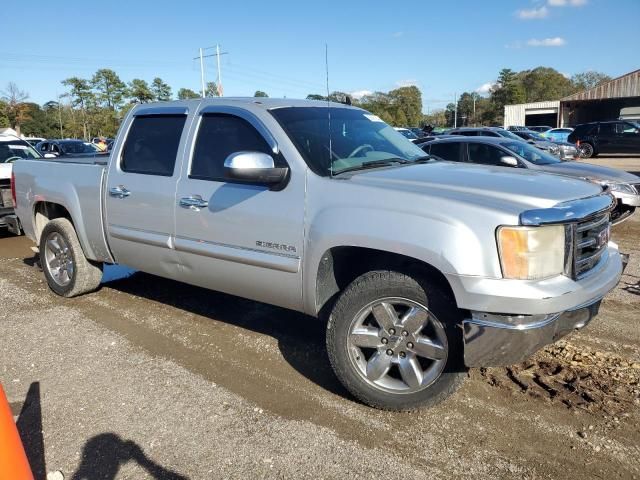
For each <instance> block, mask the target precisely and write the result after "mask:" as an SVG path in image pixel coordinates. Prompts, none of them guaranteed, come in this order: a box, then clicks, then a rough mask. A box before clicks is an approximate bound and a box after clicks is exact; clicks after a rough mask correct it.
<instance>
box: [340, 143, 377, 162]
mask: <svg viewBox="0 0 640 480" xmlns="http://www.w3.org/2000/svg"><path fill="white" fill-rule="evenodd" d="M365 150H366V151H368V152H373V151H374V150H375V149H374V148H373V147H372V146H371V145H369V144H368V143H365V144H364V145H360V146H359V147H356V149H355V150H354V151H353V152H351V153H350V154H349V156H348V157H347V158H353V157H357V156H359V155H358V154H359V153H363V152H364V151H365Z"/></svg>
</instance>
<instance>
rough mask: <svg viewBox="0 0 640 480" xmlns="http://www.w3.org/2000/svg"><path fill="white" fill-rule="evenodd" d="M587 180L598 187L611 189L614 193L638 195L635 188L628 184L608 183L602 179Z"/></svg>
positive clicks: (588, 178)
mask: <svg viewBox="0 0 640 480" xmlns="http://www.w3.org/2000/svg"><path fill="white" fill-rule="evenodd" d="M585 180H589V181H590V182H592V183H597V184H598V185H602V186H603V187H609V188H610V189H611V191H612V192H620V193H628V194H630V195H637V194H638V193H637V192H636V190H635V188H633V186H632V185H629V184H628V183H613V182H608V181H606V180H602V179H600V178H590V177H587V178H585Z"/></svg>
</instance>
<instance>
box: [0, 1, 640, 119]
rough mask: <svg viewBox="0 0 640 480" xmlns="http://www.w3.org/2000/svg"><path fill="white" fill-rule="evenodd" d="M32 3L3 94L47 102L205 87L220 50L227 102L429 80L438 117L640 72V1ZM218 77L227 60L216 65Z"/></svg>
mask: <svg viewBox="0 0 640 480" xmlns="http://www.w3.org/2000/svg"><path fill="white" fill-rule="evenodd" d="M95 5H97V4H95V3H94V4H91V3H87V2H80V1H78V0H65V1H59V2H50V1H42V0H38V1H29V2H21V3H20V7H19V8H16V9H14V10H12V11H11V13H8V12H7V11H4V12H3V13H1V14H0V15H2V16H6V18H4V19H3V21H2V25H3V27H2V33H3V41H2V44H1V46H0V90H4V88H5V86H6V83H7V82H9V81H13V82H15V83H17V84H18V86H19V87H20V88H22V89H23V90H26V91H27V92H28V93H29V94H30V98H31V100H32V101H36V102H38V103H43V102H45V101H48V100H51V99H55V98H56V96H57V95H58V94H61V93H63V92H64V91H65V90H64V87H63V86H62V85H61V84H60V81H61V80H62V79H64V78H67V77H70V76H80V77H90V76H91V75H92V74H93V72H95V70H97V69H98V68H101V67H108V68H113V69H114V70H115V71H116V72H117V73H118V74H119V75H120V77H121V78H122V79H123V80H125V81H129V80H131V79H132V78H143V79H146V80H148V81H150V80H151V79H152V78H153V77H154V76H160V77H162V78H163V79H164V80H165V81H167V82H168V83H169V84H170V85H171V86H172V87H173V89H174V93H175V92H176V91H177V90H178V88H180V87H188V88H192V89H193V90H198V89H199V85H200V70H199V63H198V61H196V60H193V57H196V56H197V54H198V48H199V47H208V46H212V45H215V44H216V43H220V44H221V46H222V49H223V51H226V52H229V53H228V55H225V56H223V57H222V80H223V82H222V83H223V85H224V89H225V90H224V91H225V95H228V96H231V95H240V96H246V95H252V94H253V92H254V91H255V90H258V89H259V90H264V91H266V92H267V93H268V94H269V95H270V96H272V97H282V96H287V97H290V98H292V97H295V98H300V97H305V96H306V95H307V94H308V93H324V92H325V90H326V87H325V63H324V49H325V43H327V44H328V48H329V84H330V89H331V90H341V91H346V92H363V91H374V90H383V91H387V90H390V89H393V88H396V87H397V86H402V85H409V84H415V85H418V86H419V87H420V89H421V90H422V92H423V103H424V110H425V111H427V110H429V109H434V108H441V107H443V106H444V105H446V103H448V102H450V101H451V100H452V98H453V95H454V93H456V92H457V93H458V94H460V93H461V92H463V91H472V90H476V89H478V88H480V87H481V86H482V85H485V88H486V85H488V84H489V83H490V82H491V81H493V80H495V78H496V76H497V74H498V71H499V70H500V69H501V68H503V67H508V68H511V69H513V70H522V69H527V68H534V67H537V66H540V65H543V66H549V67H553V68H556V69H557V70H559V71H561V72H563V73H565V74H567V75H571V74H574V73H577V72H581V71H585V70H598V71H602V72H605V73H607V74H609V75H611V76H617V75H621V74H624V73H627V72H629V71H632V70H635V69H637V68H640V53H638V48H637V45H638V25H639V24H640V0H534V1H532V0H494V1H488V2H487V1H485V2H479V1H472V0H458V1H455V2H453V1H442V0H440V1H433V2H432V1H422V2H405V3H401V2H389V1H387V2H381V1H374V0H370V1H341V2H337V1H333V0H328V1H325V2H305V1H300V0H297V1H272V2H266V1H259V2H258V1H236V2H195V1H191V0H182V1H181V2H177V3H176V2H172V3H170V4H167V5H170V6H165V2H160V1H156V2H152V1H135V0H130V1H128V2H122V1H117V0H116V1H110V2H100V7H97V6H95ZM206 75H207V79H208V80H215V63H214V59H212V58H211V59H208V60H207V63H206Z"/></svg>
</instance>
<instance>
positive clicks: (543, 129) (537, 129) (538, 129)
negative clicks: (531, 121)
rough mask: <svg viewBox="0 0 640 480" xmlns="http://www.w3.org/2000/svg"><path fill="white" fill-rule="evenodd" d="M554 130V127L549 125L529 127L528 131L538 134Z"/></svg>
mask: <svg viewBox="0 0 640 480" xmlns="http://www.w3.org/2000/svg"><path fill="white" fill-rule="evenodd" d="M552 128H553V127H550V126H548V125H534V126H532V127H527V129H529V130H532V131H534V132H538V133H542V132H546V131H548V130H551V129H552Z"/></svg>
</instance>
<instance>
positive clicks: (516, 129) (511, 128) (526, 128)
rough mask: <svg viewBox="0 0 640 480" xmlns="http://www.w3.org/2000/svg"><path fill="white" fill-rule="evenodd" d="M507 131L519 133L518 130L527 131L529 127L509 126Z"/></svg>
mask: <svg viewBox="0 0 640 480" xmlns="http://www.w3.org/2000/svg"><path fill="white" fill-rule="evenodd" d="M507 130H509V131H510V132H519V131H520V130H529V127H525V126H524V125H509V126H508V127H507Z"/></svg>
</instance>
